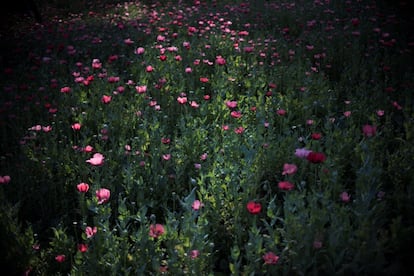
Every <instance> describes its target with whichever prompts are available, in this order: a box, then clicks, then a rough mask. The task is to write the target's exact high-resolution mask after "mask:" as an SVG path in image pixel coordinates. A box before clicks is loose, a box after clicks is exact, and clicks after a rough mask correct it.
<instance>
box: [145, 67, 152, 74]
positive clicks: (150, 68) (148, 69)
mask: <svg viewBox="0 0 414 276" xmlns="http://www.w3.org/2000/svg"><path fill="white" fill-rule="evenodd" d="M145 70H146V71H147V73H151V72H152V71H154V67H152V66H151V65H148V66H147V67H146V68H145Z"/></svg>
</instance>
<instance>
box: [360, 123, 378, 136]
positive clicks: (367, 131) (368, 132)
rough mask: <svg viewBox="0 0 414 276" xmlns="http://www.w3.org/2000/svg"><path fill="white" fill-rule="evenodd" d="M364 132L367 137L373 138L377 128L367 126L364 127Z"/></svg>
mask: <svg viewBox="0 0 414 276" xmlns="http://www.w3.org/2000/svg"><path fill="white" fill-rule="evenodd" d="M362 132H363V133H364V135H365V137H373V136H375V134H376V133H377V127H376V126H373V125H368V124H367V125H364V126H363V127H362Z"/></svg>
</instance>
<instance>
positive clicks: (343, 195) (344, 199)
mask: <svg viewBox="0 0 414 276" xmlns="http://www.w3.org/2000/svg"><path fill="white" fill-rule="evenodd" d="M339 197H340V198H341V200H342V202H349V201H351V196H350V195H349V194H348V193H347V192H342V193H341V194H340V195H339Z"/></svg>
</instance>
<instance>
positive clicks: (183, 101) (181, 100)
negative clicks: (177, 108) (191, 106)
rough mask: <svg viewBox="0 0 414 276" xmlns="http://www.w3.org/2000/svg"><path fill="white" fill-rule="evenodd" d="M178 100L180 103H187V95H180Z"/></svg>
mask: <svg viewBox="0 0 414 276" xmlns="http://www.w3.org/2000/svg"><path fill="white" fill-rule="evenodd" d="M177 102H178V103H180V104H186V103H187V97H178V98H177Z"/></svg>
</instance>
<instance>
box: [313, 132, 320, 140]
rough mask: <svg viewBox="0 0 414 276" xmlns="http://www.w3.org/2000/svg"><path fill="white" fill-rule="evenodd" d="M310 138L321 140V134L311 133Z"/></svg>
mask: <svg viewBox="0 0 414 276" xmlns="http://www.w3.org/2000/svg"><path fill="white" fill-rule="evenodd" d="M311 138H312V139H313V140H320V139H321V138H322V134H320V133H318V132H315V133H312V134H311Z"/></svg>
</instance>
